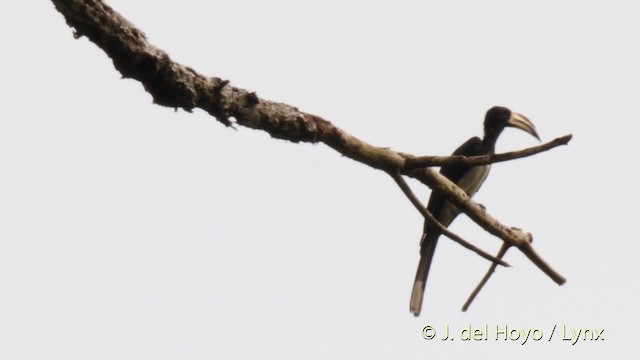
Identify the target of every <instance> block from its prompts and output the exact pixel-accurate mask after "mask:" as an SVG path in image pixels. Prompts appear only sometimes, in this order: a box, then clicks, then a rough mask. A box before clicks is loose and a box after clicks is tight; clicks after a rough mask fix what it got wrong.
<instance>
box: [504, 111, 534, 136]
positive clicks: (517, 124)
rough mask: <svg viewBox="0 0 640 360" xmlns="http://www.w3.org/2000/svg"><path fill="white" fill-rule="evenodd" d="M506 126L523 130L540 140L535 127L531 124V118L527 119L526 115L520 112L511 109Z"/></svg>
mask: <svg viewBox="0 0 640 360" xmlns="http://www.w3.org/2000/svg"><path fill="white" fill-rule="evenodd" d="M507 126H511V127H514V128H518V129H520V130H522V131H524V132H527V133H529V134H531V135H532V136H534V137H535V138H536V139H538V141H540V136H538V132H537V131H536V127H535V126H534V125H533V123H532V122H531V120H529V119H527V117H526V116H524V115H522V114H519V113H517V112H513V111H512V112H511V117H510V118H509V121H507Z"/></svg>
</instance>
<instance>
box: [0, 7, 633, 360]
mask: <svg viewBox="0 0 640 360" xmlns="http://www.w3.org/2000/svg"><path fill="white" fill-rule="evenodd" d="M108 3H109V4H110V5H111V6H112V7H114V8H115V9H116V10H118V11H119V12H120V13H121V14H123V15H124V16H125V17H127V18H128V19H129V20H130V21H132V22H133V23H134V24H136V25H137V26H138V27H139V28H140V29H141V30H142V31H144V32H145V33H146V35H147V37H148V38H149V40H150V41H151V42H152V43H154V44H155V45H157V46H158V47H160V48H162V49H164V50H165V51H167V52H168V53H169V54H170V56H171V57H172V58H173V59H174V60H176V61H179V62H181V63H183V64H186V65H188V66H191V67H193V68H194V69H196V70H197V71H199V72H200V73H202V74H205V75H208V76H219V77H222V78H225V79H229V80H231V82H232V84H233V85H236V86H240V87H243V88H246V89H250V90H252V91H256V92H257V94H258V95H259V96H260V97H262V98H265V99H270V100H275V101H281V102H285V103H288V104H291V105H294V106H297V107H298V108H300V109H302V110H304V111H307V112H310V113H314V114H317V115H320V116H323V117H324V118H326V119H328V120H331V121H332V122H334V123H335V124H336V125H337V126H339V127H341V128H343V129H345V130H346V131H348V132H350V133H351V134H353V135H355V136H357V137H359V138H361V139H363V140H365V141H367V142H369V143H372V144H375V145H377V146H384V147H391V148H393V149H394V150H399V151H404V152H410V153H413V154H416V155H446V154H449V153H450V152H451V151H452V150H453V149H455V148H456V147H457V146H458V145H459V144H461V143H462V142H463V141H465V140H466V139H467V138H469V137H471V136H476V135H481V131H482V120H483V117H484V113H485V111H486V110H487V109H488V108H490V107H491V106H493V105H504V106H507V107H509V108H511V109H513V110H514V111H518V112H521V113H523V114H525V115H526V116H528V117H529V118H530V119H531V120H532V121H533V122H534V123H535V124H536V127H537V129H538V132H539V133H540V136H541V137H542V140H543V141H547V140H551V139H553V138H554V137H557V136H561V135H565V134H568V133H572V134H574V139H573V140H572V141H571V143H570V145H569V146H567V147H561V148H557V149H554V150H552V151H549V152H547V153H543V154H540V155H537V156H535V157H531V158H527V159H523V160H518V161H513V162H507V163H501V164H496V165H494V166H493V168H492V171H491V174H490V175H489V178H488V179H487V182H486V183H485V184H484V186H483V187H482V189H481V190H480V192H479V193H478V194H477V196H476V199H477V200H478V201H479V202H480V203H482V204H483V205H485V206H486V208H487V211H488V212H489V213H490V214H492V215H494V216H495V217H497V218H499V219H500V220H501V221H503V222H504V223H505V224H507V225H510V226H517V227H520V228H522V229H524V230H525V231H528V232H531V233H532V234H533V236H534V246H535V248H536V249H537V250H538V252H539V253H540V254H541V255H542V256H543V257H544V258H545V259H546V260H547V261H548V262H549V263H550V264H552V265H553V266H554V267H555V268H556V269H557V270H558V271H559V272H560V273H562V274H563V275H564V276H566V277H567V279H568V281H567V283H566V285H564V286H562V287H559V286H557V285H556V284H555V283H553V282H552V281H551V280H550V279H549V278H547V277H546V276H545V275H544V274H542V273H541V272H540V271H539V270H538V269H537V268H536V267H535V266H533V265H532V264H531V263H530V262H529V261H528V260H527V259H526V258H525V257H524V256H523V255H522V254H520V253H519V252H518V251H517V250H511V251H510V252H509V253H508V254H507V258H506V260H507V261H508V262H510V263H511V264H512V265H513V267H512V268H509V269H498V271H497V273H496V274H495V276H494V277H493V278H492V279H491V281H490V283H489V284H488V285H487V287H486V288H485V289H484V290H483V291H482V292H481V293H480V295H479V297H478V298H477V299H476V302H475V303H474V304H473V305H472V306H471V308H470V310H469V311H468V312H466V313H463V312H461V311H460V308H461V306H462V304H463V303H464V301H465V299H466V297H467V295H468V294H469V293H470V292H471V290H472V289H473V287H474V286H475V284H476V283H477V281H478V280H479V279H480V278H481V277H482V275H483V274H484V272H485V271H486V269H487V267H488V265H489V264H488V263H487V261H485V260H483V259H481V258H479V257H477V256H475V255H474V254H472V253H470V252H468V251H467V250H465V249H463V248H462V247H460V246H459V245H457V244H455V243H452V242H451V241H449V240H446V239H443V240H441V241H440V244H439V246H438V249H437V251H436V255H435V261H434V264H433V267H432V271H431V275H430V278H429V283H428V286H427V293H426V296H425V304H424V307H423V312H422V315H421V316H420V317H419V318H414V317H413V316H412V315H411V314H410V313H409V295H410V293H411V286H412V283H413V278H414V275H415V267H416V265H417V262H418V254H419V253H418V252H419V239H420V235H421V230H422V219H421V217H420V216H419V214H418V213H417V212H416V211H415V209H414V208H413V207H412V206H411V204H410V203H409V202H408V201H407V200H406V199H405V198H404V196H403V195H402V193H401V192H400V190H399V189H398V188H397V187H396V186H395V185H394V183H393V181H392V180H391V179H390V178H389V177H388V176H386V175H385V174H384V173H382V172H380V171H375V170H372V169H370V168H368V167H366V166H364V165H362V164H359V163H356V162H354V161H352V160H350V159H347V158H344V157H342V156H340V155H339V154H338V153H336V152H335V151H333V150H331V149H330V148H328V147H326V146H324V145H310V144H293V143H288V142H285V141H281V140H275V139H271V138H269V136H268V135H267V134H266V133H263V132H259V131H254V130H250V129H246V128H238V129H237V131H234V130H231V129H228V128H225V127H224V126H222V125H221V124H219V123H218V122H217V121H215V119H213V118H211V117H210V116H208V115H207V114H205V113H204V112H203V111H200V110H196V111H194V112H193V113H192V114H188V113H185V112H184V111H177V112H176V111H174V110H173V109H168V108H162V107H159V106H157V105H153V104H152V103H151V97H150V96H149V95H148V94H147V93H146V92H145V91H144V89H143V88H142V86H141V85H140V84H139V83H138V82H136V81H133V80H122V79H121V78H120V74H119V73H118V72H117V71H116V70H114V68H113V65H112V63H111V61H110V60H109V58H108V57H107V56H106V55H105V54H104V52H102V50H100V49H98V48H97V47H96V46H95V45H93V44H92V43H90V42H89V41H88V40H87V39H86V38H82V39H79V40H75V39H74V38H73V36H72V29H70V28H69V27H68V26H67V25H66V23H65V22H64V19H63V18H62V16H61V15H60V14H59V13H58V12H56V10H55V9H54V7H53V5H52V3H50V2H47V1H39V2H37V4H34V2H31V1H14V2H7V1H5V2H2V4H1V5H0V12H2V13H3V14H4V16H3V18H4V20H3V21H2V22H0V33H2V39H3V49H4V51H3V59H2V61H0V78H1V79H2V82H1V85H0V104H1V105H2V109H3V114H2V116H1V117H0V358H2V359H213V358H216V359H248V358H261V359H327V358H328V359H354V358H363V359H364V358H366V359H393V358H398V359H426V358H428V357H430V356H431V358H434V357H433V356H436V357H435V358H438V357H442V356H443V355H447V357H449V358H452V357H461V356H466V357H471V356H474V357H489V356H492V357H494V358H496V357H500V358H507V357H511V356H517V357H518V358H521V359H533V358H541V357H545V356H553V357H554V358H559V357H565V358H578V357H582V358H584V357H589V358H596V357H599V356H602V355H605V354H611V355H617V357H618V358H629V357H630V354H637V353H638V352H639V350H640V345H638V344H639V343H640V342H638V340H637V335H638V327H637V321H638V319H639V318H640V305H639V304H638V301H637V299H638V296H640V285H638V280H637V276H638V274H639V271H638V270H639V269H638V265H637V263H638V261H637V258H638V251H640V243H639V241H638V240H639V236H638V233H637V221H638V215H639V214H640V208H639V205H638V202H639V201H640V197H639V194H640V191H639V190H638V181H637V179H636V177H637V176H638V175H640V171H639V170H640V167H639V165H638V161H637V154H638V153H639V152H640V142H639V141H638V131H639V130H640V127H639V126H638V122H639V120H640V45H639V44H638V34H640V21H639V19H640V2H637V1H635V2H634V1H608V2H606V5H604V4H605V2H596V1H563V2H559V1H536V2H533V1H506V0H505V1H482V2H480V1H448V2H444V1H442V2H424V1H395V2H385V3H383V2H371V1H332V0H329V1H328V0H323V1H292V0H289V1H285V0H280V1H258V0H244V1H224V2H222V1H213V2H201V1H195V0H191V1H188V0H187V1H180V2H178V1H166V0H163V1H160V0H153V1H151V0H146V1H124V0H110V1H109V2H108ZM535 144H536V141H535V139H533V138H532V137H530V136H528V135H527V134H525V133H523V132H521V131H517V130H511V129H508V130H506V131H505V132H504V133H503V135H502V137H501V138H500V140H499V142H498V151H508V150H516V149H520V148H523V147H528V146H532V145H535ZM411 185H412V186H413V188H414V191H416V193H418V194H419V195H420V197H421V198H422V199H424V201H426V200H427V198H428V196H429V191H428V189H426V188H424V187H422V186H420V185H419V184H417V183H416V182H411ZM451 228H452V230H454V231H455V232H457V233H458V234H460V235H461V236H463V237H465V238H467V239H469V240H471V241H473V242H474V243H475V244H477V245H480V246H482V247H483V248H485V249H487V250H489V251H491V252H495V251H497V249H498V248H499V247H500V242H499V241H498V240H497V239H495V238H493V237H492V236H490V235H489V234H487V233H486V232H484V231H483V230H482V229H480V228H479V227H477V226H476V225H475V224H473V222H471V221H469V220H468V219H466V218H463V217H461V218H459V219H457V220H456V221H455V222H454V224H453V225H452V227H451ZM485 325H486V326H487V328H488V330H489V333H488V334H487V335H488V339H487V340H479V341H462V340H461V339H460V336H459V335H460V331H462V330H464V329H465V328H468V327H471V328H472V329H475V328H484V326H485ZM425 326H433V327H434V328H435V329H436V330H437V338H436V339H433V340H425V339H423V336H422V329H423V328H424V327H425ZM446 326H449V329H450V332H451V333H452V336H454V337H455V339H454V340H452V341H441V340H439V339H440V337H441V336H444V330H445V327H446ZM505 326H506V327H507V328H508V329H509V330H511V329H524V330H525V331H528V330H531V331H533V330H535V329H538V331H539V332H540V334H542V335H543V339H541V340H539V341H535V340H533V339H531V338H530V339H529V340H528V341H527V342H526V343H525V344H524V345H521V343H522V342H523V338H520V339H519V340H517V341H512V340H506V341H505V340H504V336H502V337H501V338H500V339H499V340H496V328H497V327H498V328H504V327H505ZM554 326H555V327H556V330H555V332H554V335H553V337H552V339H551V341H548V339H549V336H550V335H551V332H552V329H553V328H554ZM563 326H565V329H566V330H565V337H571V334H570V332H571V329H576V330H578V329H598V331H602V330H603V329H604V332H602V336H603V337H604V339H605V340H604V341H601V340H598V341H578V342H577V343H576V344H575V345H572V344H571V342H572V341H571V340H569V341H567V340H562V339H563V334H562V328H563ZM536 334H537V333H536Z"/></svg>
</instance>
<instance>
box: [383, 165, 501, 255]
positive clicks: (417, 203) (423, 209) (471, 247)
mask: <svg viewBox="0 0 640 360" xmlns="http://www.w3.org/2000/svg"><path fill="white" fill-rule="evenodd" d="M389 175H390V176H391V177H392V178H393V180H395V182H396V184H398V186H399V187H400V189H401V190H402V192H403V193H404V194H405V195H406V196H407V198H408V199H409V201H411V203H412V204H413V206H414V207H415V208H416V209H417V210H418V212H420V214H422V216H423V217H424V218H425V219H426V220H427V221H429V222H431V223H433V224H434V225H435V226H436V227H437V228H438V230H440V232H441V233H442V234H443V235H445V236H446V237H448V238H449V239H451V240H453V241H455V242H457V243H458V244H460V245H462V246H463V247H465V248H466V249H469V250H471V251H473V252H475V253H476V254H478V255H480V256H481V257H483V258H485V259H487V260H489V261H491V262H493V264H494V265H502V266H507V267H510V266H511V265H509V264H508V263H506V262H505V261H504V260H502V259H498V258H497V257H494V256H493V255H491V254H489V253H487V252H485V251H484V250H482V249H480V248H478V247H477V246H475V245H473V244H471V243H469V242H468V241H466V240H464V239H463V238H461V237H460V236H458V235H456V234H455V233H453V232H451V231H450V230H449V229H447V228H446V227H445V226H444V225H442V224H441V223H440V222H439V221H438V220H437V219H436V218H435V217H434V216H433V214H431V212H430V211H429V210H427V208H426V207H424V205H422V203H421V202H420V200H418V198H417V197H416V195H415V194H414V193H413V191H411V188H410V187H409V185H408V184H407V182H406V181H404V179H403V178H402V175H400V173H399V172H396V173H393V174H389Z"/></svg>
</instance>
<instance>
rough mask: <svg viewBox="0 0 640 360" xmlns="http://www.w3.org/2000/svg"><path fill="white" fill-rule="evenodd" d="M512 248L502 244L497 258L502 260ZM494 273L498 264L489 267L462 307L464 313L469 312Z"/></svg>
mask: <svg viewBox="0 0 640 360" xmlns="http://www.w3.org/2000/svg"><path fill="white" fill-rule="evenodd" d="M510 247H511V246H510V245H509V244H508V243H506V242H505V243H502V246H501V247H500V250H498V254H496V258H498V259H502V258H503V257H504V256H505V255H506V254H507V250H509V248H510ZM494 271H496V263H493V264H491V266H489V270H487V273H486V274H484V277H483V278H482V280H480V283H478V285H477V286H476V288H475V289H473V291H472V292H471V295H469V298H468V299H467V301H466V302H465V303H464V305H462V311H467V309H469V306H470V305H471V303H472V302H473V300H474V299H475V298H476V296H478V294H479V293H480V290H482V288H483V287H484V285H485V284H486V283H487V281H489V278H490V277H491V275H493V273H494Z"/></svg>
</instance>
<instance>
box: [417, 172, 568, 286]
mask: <svg viewBox="0 0 640 360" xmlns="http://www.w3.org/2000/svg"><path fill="white" fill-rule="evenodd" d="M408 176H411V177H413V178H415V179H418V180H419V181H421V182H423V183H424V184H426V185H427V186H429V187H430V188H432V189H433V190H435V191H440V192H442V193H443V194H444V196H445V197H446V198H447V200H449V201H451V203H452V204H454V205H455V206H457V207H458V208H459V209H460V210H461V211H463V212H464V213H465V214H467V215H468V216H469V217H470V218H471V220H473V221H474V222H475V223H476V224H478V225H480V226H481V227H482V228H483V229H485V230H486V231H487V232H489V233H491V234H493V235H495V236H497V237H499V238H500V239H502V240H503V241H506V242H507V243H509V245H511V246H515V247H517V248H518V249H519V250H520V251H522V253H524V254H525V255H526V256H527V257H528V258H529V260H531V261H532V262H533V263H534V264H535V265H536V266H537V267H538V268H539V269H540V270H542V271H543V272H544V273H545V274H547V276H549V277H550V278H551V279H552V280H553V281H554V282H556V284H558V285H562V284H564V283H565V282H566V279H565V278H564V277H563V276H562V275H560V274H559V273H557V272H556V271H555V270H553V269H552V268H551V266H549V264H547V263H546V262H545V261H544V260H542V258H540V256H539V255H538V254H537V253H536V252H535V251H534V250H533V248H532V247H531V234H529V233H525V232H524V231H522V230H520V229H517V228H509V227H506V226H505V225H503V224H501V223H500V222H499V221H498V220H497V219H496V218H494V217H493V216H491V215H489V213H487V211H486V209H484V208H482V207H481V206H480V205H478V203H476V202H475V201H473V200H472V199H471V198H469V196H468V195H467V194H466V193H465V192H464V191H462V189H460V188H459V187H458V186H457V185H456V184H454V183H452V182H451V181H450V180H449V179H447V178H446V177H444V176H442V174H440V173H438V172H436V171H435V170H433V169H431V168H422V169H416V170H413V171H411V172H410V173H409V174H408Z"/></svg>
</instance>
